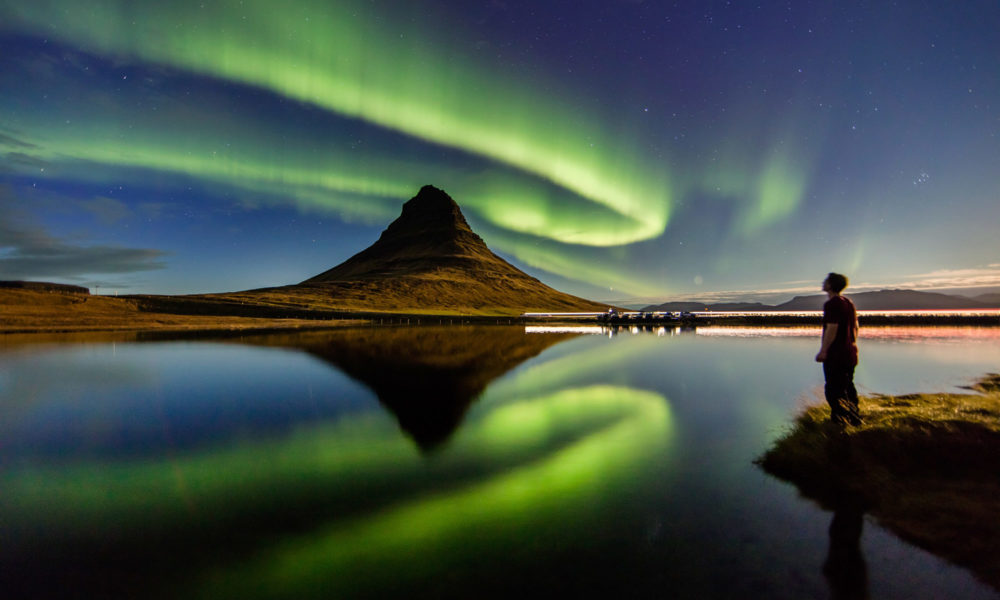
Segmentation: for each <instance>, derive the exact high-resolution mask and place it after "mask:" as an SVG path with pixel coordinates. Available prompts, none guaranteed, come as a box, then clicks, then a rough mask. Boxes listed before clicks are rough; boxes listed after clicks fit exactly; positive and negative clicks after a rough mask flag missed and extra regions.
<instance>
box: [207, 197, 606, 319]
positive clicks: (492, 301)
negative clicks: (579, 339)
mask: <svg viewBox="0 0 1000 600" xmlns="http://www.w3.org/2000/svg"><path fill="white" fill-rule="evenodd" d="M213 298H214V299H225V300H227V301H239V302H253V303H256V304H264V305H270V306H285V307H291V306H307V307H309V308H312V309H330V310H351V311H374V312H380V311H381V312H406V313H431V314H442V313H449V314H480V315H517V314H520V313H523V312H577V311H603V310H607V308H608V305H606V304H601V303H598V302H592V301H590V300H585V299H583V298H578V297H576V296H571V295H569V294H566V293H563V292H560V291H558V290H555V289H552V288H550V287H549V286H547V285H545V284H543V283H542V282H541V281H539V280H537V279H535V278H534V277H531V276H530V275H528V274H527V273H524V272H523V271H521V270H519V269H517V268H516V267H514V266H513V265H511V264H510V263H508V262H507V261H505V260H504V259H502V258H500V257H499V256H497V255H496V254H494V253H493V252H492V251H491V250H490V249H489V248H488V247H487V246H486V243H485V242H483V240H482V238H480V237H479V236H478V235H476V233H475V232H473V231H472V228H470V227H469V224H468V222H467V221H466V220H465V217H464V216H463V215H462V211H461V209H460V208H459V206H458V204H456V203H455V201H454V200H452V198H451V197H450V196H449V195H448V194H446V193H445V192H444V191H442V190H440V189H438V188H436V187H434V186H430V185H427V186H424V187H423V188H421V190H420V192H419V193H418V194H417V195H416V196H414V197H413V198H411V199H410V200H409V201H407V202H406V203H405V204H404V205H403V210H402V213H401V214H400V215H399V217H398V218H397V219H396V220H395V221H393V222H392V223H390V224H389V226H388V227H387V228H386V229H385V231H383V232H382V235H381V236H380V237H379V239H378V240H377V241H376V242H375V243H374V244H372V245H371V246H369V247H368V248H366V249H364V250H362V251H361V252H359V253H357V254H355V255H354V256H352V257H351V258H349V259H347V260H346V261H344V262H343V263H341V264H339V265H337V266H336V267H333V268H332V269H329V270H327V271H324V272H323V273H320V274H319V275H316V276H315V277H310V278H309V279H306V280H305V281H303V282H302V283H299V284H297V285H292V286H284V287H280V288H266V289H261V290H249V291H247V292H237V293H234V294H220V295H213Z"/></svg>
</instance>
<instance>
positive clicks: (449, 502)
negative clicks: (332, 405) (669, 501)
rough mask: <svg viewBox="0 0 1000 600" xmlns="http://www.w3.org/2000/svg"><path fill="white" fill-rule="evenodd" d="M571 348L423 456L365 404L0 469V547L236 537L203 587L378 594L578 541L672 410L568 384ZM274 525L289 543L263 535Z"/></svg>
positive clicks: (628, 482)
mask: <svg viewBox="0 0 1000 600" xmlns="http://www.w3.org/2000/svg"><path fill="white" fill-rule="evenodd" d="M582 354H584V355H586V354H589V353H587V352H584V353H582ZM573 356H580V358H581V360H582V362H581V363H577V366H578V367H579V366H581V365H584V364H590V363H591V362H592V361H589V360H587V359H586V357H585V356H581V353H576V354H575V355H573ZM570 358H571V357H570V356H566V357H563V358H560V359H556V360H554V361H548V362H546V363H542V366H544V365H546V364H548V365H551V366H552V367H553V368H554V369H555V373H559V374H564V375H567V377H561V376H554V372H552V371H546V370H545V369H541V367H537V366H536V367H535V368H531V369H528V370H526V371H522V372H520V373H518V374H517V375H515V376H514V377H511V378H507V379H505V380H504V384H503V385H501V386H497V387H496V388H495V391H494V390H491V391H490V392H488V393H487V395H486V398H484V400H483V401H482V402H481V403H480V404H478V405H477V406H476V407H475V409H474V410H473V411H472V413H471V414H470V418H469V419H468V420H467V422H466V424H465V425H464V426H463V427H462V428H461V429H460V430H459V431H458V433H457V434H456V435H455V437H454V438H453V439H452V440H451V442H450V443H449V445H448V447H447V449H446V451H444V452H441V453H438V454H436V455H435V456H433V457H431V458H430V459H428V458H426V457H424V456H421V454H420V453H419V452H418V451H417V449H416V448H415V447H414V446H413V444H412V443H411V442H410V441H409V440H407V439H406V438H404V437H402V436H400V435H399V432H398V430H397V429H396V427H395V426H394V424H393V423H392V422H391V420H390V419H388V418H387V417H386V416H385V415H382V414H363V415H353V416H350V417H346V418H343V419H341V420H338V421H327V422H324V423H321V424H317V425H311V426H308V427H301V428H299V429H297V430H296V431H294V432H293V433H291V434H289V435H287V436H285V437H275V438H270V439H263V440H260V439H252V440H251V439H242V440H236V441H233V442H230V443H228V444H226V445H220V446H216V447H212V448H204V447H202V448H196V449H189V450H183V451H180V452H178V453H176V454H175V455H173V456H169V457H168V458H167V459H164V460H156V459H151V458H149V457H142V458H132V459H129V460H127V461H125V460H98V459H91V460H89V461H87V462H69V463H64V464H62V465H59V466H45V467H39V466H36V465H31V464H25V465H6V466H5V469H4V470H3V471H2V476H0V477H2V486H3V489H4V494H3V497H2V498H0V515H2V516H3V518H2V519H0V523H3V525H2V527H3V529H4V535H3V537H4V539H5V547H6V549H5V550H4V554H6V553H7V552H11V551H13V552H18V551H19V550H18V549H19V548H20V549H23V550H24V551H25V553H26V554H31V553H33V552H36V551H38V552H39V553H44V552H46V551H48V550H46V549H45V548H46V547H47V546H48V547H51V546H52V545H53V544H55V545H60V544H62V543H68V544H70V545H76V546H78V547H83V548H86V547H88V546H90V545H92V546H94V547H102V548H106V547H107V546H108V545H110V546H116V547H118V548H135V549H137V551H138V552H140V553H141V552H147V553H148V552H151V551H150V550H149V548H148V547H147V546H152V545H155V544H157V543H159V542H160V541H162V542H163V543H164V544H165V547H167V548H176V549H178V551H180V552H183V551H184V550H185V549H186V548H188V547H190V548H192V549H193V551H194V550H196V549H197V548H199V547H200V546H201V544H202V543H203V542H206V541H207V542H209V543H215V544H218V543H219V542H218V540H219V539H228V538H229V537H230V535H229V534H236V535H234V536H233V537H236V538H239V539H241V540H249V542H250V544H249V545H250V546H251V548H250V553H249V554H247V553H246V552H245V550H246V549H240V551H239V552H238V554H239V555H240V559H239V560H233V559H232V556H231V555H230V558H229V559H226V560H223V561H219V560H217V559H215V558H214V557H213V564H216V565H217V566H218V568H219V569H221V572H219V573H215V574H214V575H212V576H211V577H210V578H209V579H207V580H206V581H211V582H212V583H211V584H210V585H209V586H208V588H206V589H202V590H200V591H201V592H203V593H204V594H206V595H208V596H214V595H217V594H222V595H227V594H231V595H236V594H239V595H243V596H246V595H253V594H254V593H258V594H261V595H263V596H273V595H275V593H276V590H282V592H283V593H287V594H288V595H292V594H295V595H307V594H308V593H309V590H310V589H313V587H314V586H321V587H322V588H323V590H324V593H334V592H335V591H336V590H342V591H345V592H347V591H356V590H366V589H379V587H380V586H381V585H383V584H384V583H385V582H384V579H385V573H386V572H391V573H393V575H394V578H395V579H397V580H406V579H408V578H415V577H421V576H423V575H427V574H429V573H434V572H437V571H438V570H440V569H446V568H448V567H449V565H456V564H463V563H468V562H470V561H472V562H474V561H478V560H481V559H483V558H488V557H491V556H494V557H495V556H496V555H497V554H498V553H505V552H508V551H516V550H517V548H518V547H519V546H521V545H523V544H524V543H525V540H528V539H532V538H533V537H535V536H537V535H541V534H543V532H552V531H558V536H557V537H558V539H561V540H564V541H565V540H573V539H580V538H581V536H586V535H587V532H586V528H584V529H583V530H580V531H577V529H576V527H577V526H578V525H579V523H580V522H586V521H587V520H588V519H589V520H594V519H597V518H599V516H600V515H601V514H605V513H606V512H607V510H608V508H607V507H608V505H609V503H611V502H613V501H614V500H615V498H616V497H618V496H619V495H621V494H627V493H628V491H629V490H630V489H631V486H634V485H635V481H636V478H635V473H636V472H637V470H638V469H641V468H643V465H644V463H646V462H648V461H649V460H650V459H651V458H652V457H654V456H657V455H661V456H662V455H663V454H664V451H665V450H666V447H667V445H668V443H669V440H670V439H671V437H672V436H671V433H672V422H671V417H670V411H669V408H668V405H667V403H666V401H665V399H664V398H663V397H662V396H660V395H658V394H655V393H652V392H647V391H641V390H636V389H631V388H628V387H623V386H607V385H582V386H581V385H580V384H578V383H575V382H574V383H573V384H567V381H568V380H569V378H568V375H569V374H571V372H572V371H573V369H570V370H569V371H564V370H563V369H562V368H561V367H560V365H562V366H566V361H567V360H568V359H570ZM604 359H605V364H607V362H606V360H607V354H605V356H604ZM538 369H541V370H538ZM543 373H545V374H546V375H547V376H545V377H540V376H541V375H542V374H543ZM576 373H577V374H579V370H576ZM559 379H562V382H560V381H558V380H559ZM570 385H572V387H569V386H570ZM519 390H521V391H519ZM523 390H531V392H528V393H524V392H523ZM289 512H295V513H300V514H305V515H306V516H304V517H301V518H302V519H304V520H305V521H304V522H299V523H296V526H295V527H294V528H293V529H294V530H295V531H298V532H300V533H298V534H295V535H287V531H282V528H283V526H284V525H283V524H284V523H285V522H286V521H288V513H289ZM258 527H259V531H260V533H256V531H257V529H258ZM276 531H277V532H281V533H283V534H284V535H283V537H281V538H278V539H281V540H282V541H281V542H280V543H278V544H274V543H273V542H262V541H261V540H265V539H266V540H273V539H275V538H274V537H273V535H271V534H273V533H275V532H276ZM303 531H308V533H301V532H303ZM98 540H100V541H99V542H98ZM515 553H516V552H515ZM335 595H336V594H335Z"/></svg>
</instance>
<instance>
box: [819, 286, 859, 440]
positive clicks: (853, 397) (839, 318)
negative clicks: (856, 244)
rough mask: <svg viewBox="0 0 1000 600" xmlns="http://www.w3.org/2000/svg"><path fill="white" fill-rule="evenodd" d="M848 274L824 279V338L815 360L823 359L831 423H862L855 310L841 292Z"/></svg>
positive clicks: (856, 313) (821, 360)
mask: <svg viewBox="0 0 1000 600" xmlns="http://www.w3.org/2000/svg"><path fill="white" fill-rule="evenodd" d="M846 287H847V277H845V276H843V275H841V274H839V273H830V274H829V275H827V277H826V280H824V281H823V291H824V292H826V295H827V297H828V300H827V301H826V304H824V305H823V341H822V345H821V346H820V349H819V354H817V355H816V362H821V363H823V376H824V377H825V378H826V387H825V389H824V392H825V394H826V401H827V403H828V404H829V405H830V420H831V421H833V422H834V423H851V424H852V425H860V424H861V415H860V412H859V411H858V390H857V389H856V388H855V387H854V368H855V367H856V366H857V365H858V312H857V310H855V308H854V303H853V302H851V301H850V300H849V299H848V298H845V297H843V296H841V295H840V293H841V292H842V291H844V288H846Z"/></svg>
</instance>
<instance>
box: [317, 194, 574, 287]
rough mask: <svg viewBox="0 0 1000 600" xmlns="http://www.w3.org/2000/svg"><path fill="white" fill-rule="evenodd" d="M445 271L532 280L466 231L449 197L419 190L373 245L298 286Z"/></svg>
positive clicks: (481, 240)
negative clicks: (454, 270) (456, 270)
mask: <svg viewBox="0 0 1000 600" xmlns="http://www.w3.org/2000/svg"><path fill="white" fill-rule="evenodd" d="M449 268H451V269H460V270H469V271H472V272H476V273H477V274H480V275H481V274H485V273H490V272H496V273H503V274H505V275H508V276H514V277H523V278H528V279H532V280H533V281H537V280H535V279H534V278H532V277H530V276H529V275H527V274H525V273H524V272H522V271H520V270H518V269H517V268H516V267H514V266H513V265H511V264H510V263H508V262H507V261H505V260H503V259H502V258H500V257H499V256H497V255H496V254H494V253H493V252H492V251H491V250H490V249H489V248H488V247H487V246H486V243H485V242H484V241H483V239H482V238H481V237H479V236H478V235H476V234H475V233H474V232H473V231H472V228H470V227H469V224H468V222H466V220H465V216H464V215H462V210H461V209H460V208H459V207H458V204H456V203H455V201H454V200H452V199H451V196H449V195H448V194H446V193H445V192H444V191H442V190H439V189H438V188H436V187H434V186H431V185H425V186H424V187H423V188H421V190H420V192H419V193H418V194H417V195H416V196H415V197H413V198H411V199H410V200H409V201H407V202H406V204H404V205H403V212H402V214H400V215H399V218H397V219H396V220H395V221H393V222H392V223H391V224H390V225H389V227H387V228H386V229H385V231H383V232H382V235H381V236H380V237H379V239H378V241H376V242H375V243H374V244H372V245H371V246H369V247H368V248H367V249H365V250H363V251H361V252H359V253H357V254H355V255H354V256H352V257H351V258H349V259H348V260H347V261H345V262H343V263H341V264H340V265H338V266H336V267H334V268H332V269H330V270H329V271H325V272H323V273H321V274H319V275H317V276H315V277H312V278H310V279H307V280H306V281H304V282H303V283H305V284H310V283H322V282H327V281H345V280H352V279H372V278H383V277H391V276H397V275H408V274H417V273H425V272H433V271H441V270H442V269H449ZM539 283H540V282H539ZM553 291H555V290H553Z"/></svg>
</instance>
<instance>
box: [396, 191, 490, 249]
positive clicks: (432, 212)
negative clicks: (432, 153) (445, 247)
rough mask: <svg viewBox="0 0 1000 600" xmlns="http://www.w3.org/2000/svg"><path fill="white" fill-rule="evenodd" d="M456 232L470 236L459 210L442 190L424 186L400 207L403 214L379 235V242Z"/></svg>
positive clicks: (470, 231) (467, 226)
mask: <svg viewBox="0 0 1000 600" xmlns="http://www.w3.org/2000/svg"><path fill="white" fill-rule="evenodd" d="M456 231H465V232H468V233H472V229H471V228H470V227H469V223H468V222H467V221H466V220H465V216H464V215H463V214H462V209H460V208H459V207H458V204H457V203H456V202H455V201H454V200H452V198H451V196H449V195H448V194H447V193H446V192H445V191H444V190H441V189H438V188H436V187H434V186H433V185H425V186H424V187H422V188H420V191H419V192H418V193H417V195H416V196H414V197H413V198H410V199H409V200H407V201H406V203H405V204H403V211H402V212H401V213H400V215H399V217H398V218H397V219H396V220H395V221H393V222H392V223H390V224H389V227H387V228H386V229H385V231H383V232H382V236H381V238H380V241H381V240H384V239H387V238H393V237H396V236H398V235H401V234H402V235H407V236H409V235H413V234H416V233H419V234H421V235H434V234H436V235H438V236H440V235H442V234H451V233H453V232H456ZM448 237H451V235H449V236H448Z"/></svg>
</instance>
